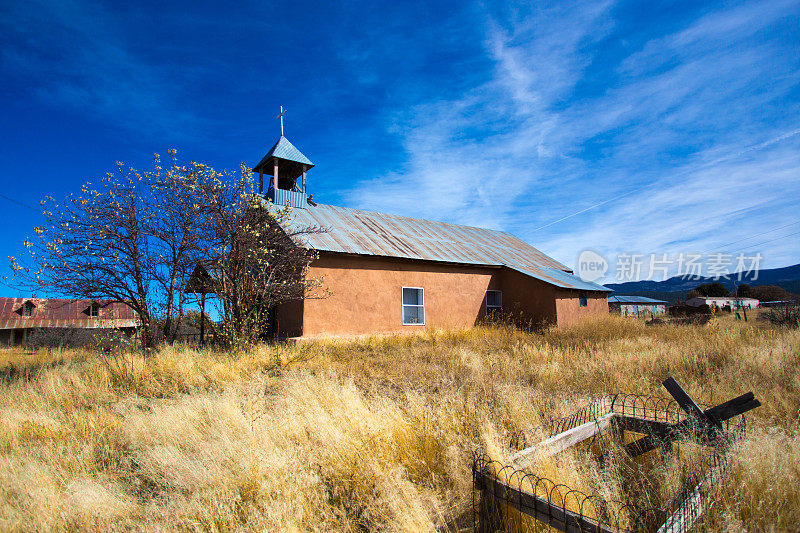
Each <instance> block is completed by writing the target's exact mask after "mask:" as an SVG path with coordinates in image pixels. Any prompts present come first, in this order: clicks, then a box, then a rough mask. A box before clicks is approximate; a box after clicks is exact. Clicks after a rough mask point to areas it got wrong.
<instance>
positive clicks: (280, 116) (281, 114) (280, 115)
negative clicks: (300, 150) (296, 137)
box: [275, 106, 286, 137]
mask: <svg viewBox="0 0 800 533" xmlns="http://www.w3.org/2000/svg"><path fill="white" fill-rule="evenodd" d="M285 114H286V110H285V109H284V108H283V106H281V113H280V114H279V115H278V116H277V117H275V118H279V119H281V137H283V115H285Z"/></svg>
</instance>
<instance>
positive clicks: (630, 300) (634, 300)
mask: <svg viewBox="0 0 800 533" xmlns="http://www.w3.org/2000/svg"><path fill="white" fill-rule="evenodd" d="M608 303H618V304H665V303H667V302H666V301H664V300H654V299H653V298H646V297H644V296H625V295H614V296H609V297H608Z"/></svg>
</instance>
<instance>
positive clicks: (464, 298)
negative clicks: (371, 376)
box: [303, 254, 500, 337]
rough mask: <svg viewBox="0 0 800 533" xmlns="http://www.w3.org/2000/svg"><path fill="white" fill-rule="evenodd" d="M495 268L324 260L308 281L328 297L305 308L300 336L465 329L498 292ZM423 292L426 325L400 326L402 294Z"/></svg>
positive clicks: (343, 258)
mask: <svg viewBox="0 0 800 533" xmlns="http://www.w3.org/2000/svg"><path fill="white" fill-rule="evenodd" d="M499 272H500V269H498V268H491V267H472V266H465V265H439V264H435V263H430V262H415V261H406V260H402V259H391V258H379V257H375V258H373V257H364V256H359V257H349V256H336V255H332V254H329V255H324V254H323V255H322V256H321V257H320V258H319V259H317V260H316V261H314V263H313V264H312V266H311V269H310V272H309V276H310V277H314V278H318V279H319V278H320V277H324V285H325V287H326V288H327V289H328V290H329V291H330V292H331V293H332V294H331V296H330V297H328V298H325V299H320V300H314V299H309V300H305V302H304V304H303V336H305V337H313V336H318V335H358V334H367V333H391V332H410V331H421V330H425V329H427V328H429V327H438V328H467V327H471V326H474V325H475V323H476V322H477V321H479V320H480V319H481V318H483V316H484V314H485V302H484V298H485V291H486V290H487V289H500V285H499ZM403 287H422V288H423V289H424V298H425V324H424V325H410V326H409V325H403V318H402V311H403V310H402V288H403Z"/></svg>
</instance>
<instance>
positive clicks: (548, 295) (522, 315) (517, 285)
mask: <svg viewBox="0 0 800 533" xmlns="http://www.w3.org/2000/svg"><path fill="white" fill-rule="evenodd" d="M501 279H502V283H501V286H502V289H501V290H502V291H503V311H504V312H505V313H506V316H509V317H510V318H512V319H513V320H514V321H516V322H518V323H519V324H520V325H521V326H530V327H538V326H545V325H555V323H556V306H555V287H553V286H552V285H550V284H548V283H545V282H543V281H539V280H538V279H534V278H532V277H530V276H526V275H525V274H522V273H520V272H517V271H516V270H512V269H510V268H504V269H503V271H502V276H501Z"/></svg>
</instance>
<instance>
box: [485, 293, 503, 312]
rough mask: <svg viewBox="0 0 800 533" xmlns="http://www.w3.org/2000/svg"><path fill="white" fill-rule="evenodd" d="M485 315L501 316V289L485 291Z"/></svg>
mask: <svg viewBox="0 0 800 533" xmlns="http://www.w3.org/2000/svg"><path fill="white" fill-rule="evenodd" d="M486 316H487V317H489V318H500V317H502V316H503V293H502V291H486Z"/></svg>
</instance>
